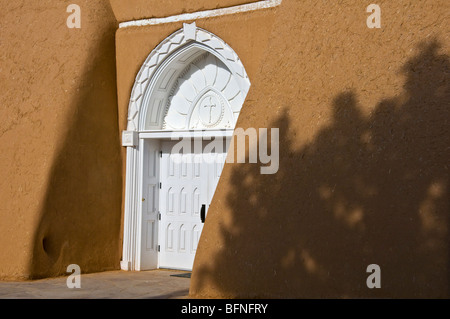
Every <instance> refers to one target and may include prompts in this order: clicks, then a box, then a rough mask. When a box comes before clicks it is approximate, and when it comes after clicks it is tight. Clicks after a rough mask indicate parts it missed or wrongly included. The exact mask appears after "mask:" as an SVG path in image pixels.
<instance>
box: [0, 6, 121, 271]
mask: <svg viewBox="0 0 450 319" xmlns="http://www.w3.org/2000/svg"><path fill="white" fill-rule="evenodd" d="M71 3H73V1H54V0H42V1H20V2H14V1H4V0H2V1H1V7H2V10H1V12H0V21H1V28H0V39H1V40H0V41H1V52H0V65H1V67H0V84H1V87H2V89H1V94H0V105H1V108H0V167H1V173H0V203H1V205H0V220H1V221H0V243H1V245H0V279H27V278H37V277H46V276H57V275H60V274H65V273H66V267H67V266H68V265H69V264H71V263H75V264H78V265H80V267H81V271H82V272H93V271H101V270H106V269H117V268H118V267H119V261H120V251H121V247H120V245H121V239H120V229H121V226H120V222H121V221H120V220H121V158H120V141H119V130H118V124H117V123H118V122H117V98H116V96H117V95H116V81H115V46H114V33H115V30H116V28H117V22H116V20H115V18H114V15H113V12H112V10H111V7H110V5H109V1H106V0H102V1H100V0H97V1H87V0H81V1H77V2H76V3H77V4H78V5H79V6H80V7H81V29H69V28H67V26H66V19H67V17H68V16H69V13H67V12H66V8H67V6H68V5H69V4H71Z"/></svg>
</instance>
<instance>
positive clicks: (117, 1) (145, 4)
mask: <svg viewBox="0 0 450 319" xmlns="http://www.w3.org/2000/svg"><path fill="white" fill-rule="evenodd" d="M110 1H111V6H112V8H113V10H114V14H115V15H116V18H117V21H119V22H123V21H131V20H138V19H146V18H163V17H168V16H172V15H177V14H183V13H191V12H197V11H204V10H211V9H217V8H226V7H232V6H237V5H240V4H245V3H251V2H257V1H256V0H164V1H161V0H110Z"/></svg>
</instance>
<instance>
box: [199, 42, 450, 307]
mask: <svg viewBox="0 0 450 319" xmlns="http://www.w3.org/2000/svg"><path fill="white" fill-rule="evenodd" d="M438 50H439V44H438V42H437V41H436V40H434V41H430V42H427V43H423V44H421V45H420V47H419V52H418V54H417V55H416V56H415V57H413V58H412V59H410V60H409V61H407V62H406V63H405V64H404V66H403V68H402V73H403V74H404V75H405V76H406V81H405V85H404V92H402V93H401V94H400V95H399V96H397V97H393V98H387V99H384V100H382V101H381V102H379V103H378V105H377V106H376V108H375V109H374V111H373V112H372V113H371V114H370V116H365V115H363V114H362V113H361V111H360V109H361V106H360V105H359V104H358V99H357V94H356V92H355V91H353V90H350V91H346V92H343V93H341V94H339V95H338V96H336V97H335V99H334V101H333V103H332V110H333V121H332V123H331V124H330V125H328V126H327V127H326V128H324V129H322V130H321V131H320V132H319V133H318V134H317V135H316V137H315V139H314V140H313V141H312V142H311V143H309V144H307V145H305V146H303V147H302V148H300V149H294V147H293V142H294V140H293V137H292V136H290V135H288V134H287V132H288V131H289V127H291V126H293V125H295V123H292V121H291V119H290V118H289V116H288V111H287V110H285V111H284V113H283V114H282V115H281V116H280V117H279V118H277V119H276V120H275V121H274V122H273V123H272V124H271V126H270V127H274V128H275V127H278V128H280V141H279V147H280V163H279V171H278V172H277V173H276V174H275V175H261V174H260V166H259V165H255V164H240V165H238V164H233V165H228V167H229V169H228V171H227V170H224V175H225V174H227V177H228V178H229V185H230V187H229V191H228V193H227V195H226V197H225V196H224V197H222V204H220V203H218V202H217V201H214V202H213V206H212V207H211V208H214V209H215V210H216V212H217V214H220V210H222V209H223V210H225V209H226V210H228V211H229V212H230V216H227V222H226V223H225V222H223V223H221V224H220V225H218V226H216V227H217V229H219V234H218V235H217V236H218V237H219V238H221V241H222V243H223V246H221V248H220V249H219V248H217V249H215V250H214V254H212V255H211V256H207V257H208V261H206V256H202V258H203V259H202V260H196V264H195V265H194V271H193V274H192V280H191V289H190V294H191V296H194V297H196V296H199V297H202V296H208V297H225V298H229V297H231V298H366V297H383V298H384V297H388V298H430V297H438V298H442V297H447V298H448V297H449V294H450V292H449V287H450V274H449V262H450V260H449V244H450V237H449V222H450V219H449V212H450V207H449V177H450V176H449V166H450V165H449V158H450V134H449V127H450V126H449V119H450V108H449V100H450V99H449V97H450V85H449V72H450V63H449V57H448V56H447V55H445V54H440V53H439V52H438ZM226 168H227V167H226ZM227 172H228V173H227ZM223 198H226V200H223ZM221 205H223V206H228V208H225V207H221ZM222 221H223V219H222ZM207 222H208V221H207ZM206 225H207V224H206ZM205 228H206V227H205ZM201 244H202V242H200V245H201ZM199 249H201V246H199ZM206 252H207V251H204V253H206ZM370 264H378V265H379V266H380V268H381V289H369V288H368V287H367V285H366V279H367V277H368V276H369V275H370V273H367V272H366V269H367V266H368V265H370Z"/></svg>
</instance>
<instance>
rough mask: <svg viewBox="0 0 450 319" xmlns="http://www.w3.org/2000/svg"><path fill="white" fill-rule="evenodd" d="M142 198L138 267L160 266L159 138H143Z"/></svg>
mask: <svg viewBox="0 0 450 319" xmlns="http://www.w3.org/2000/svg"><path fill="white" fill-rule="evenodd" d="M140 147H141V148H142V153H141V154H142V156H143V157H142V163H143V165H142V169H143V171H142V175H141V176H142V200H141V203H140V205H141V212H142V214H141V245H140V247H141V258H140V261H139V265H138V267H139V268H138V269H139V270H147V269H155V268H157V267H158V250H157V238H158V225H157V222H158V207H159V193H158V188H159V162H160V161H159V149H160V143H159V141H157V140H141V141H140Z"/></svg>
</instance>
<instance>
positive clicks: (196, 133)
mask: <svg viewBox="0 0 450 319" xmlns="http://www.w3.org/2000/svg"><path fill="white" fill-rule="evenodd" d="M233 131H234V130H233V129H229V130H204V131H201V130H186V131H157V130H155V131H144V132H140V133H139V138H140V139H142V138H157V139H179V138H184V137H189V138H206V139H209V138H211V137H231V136H233Z"/></svg>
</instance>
